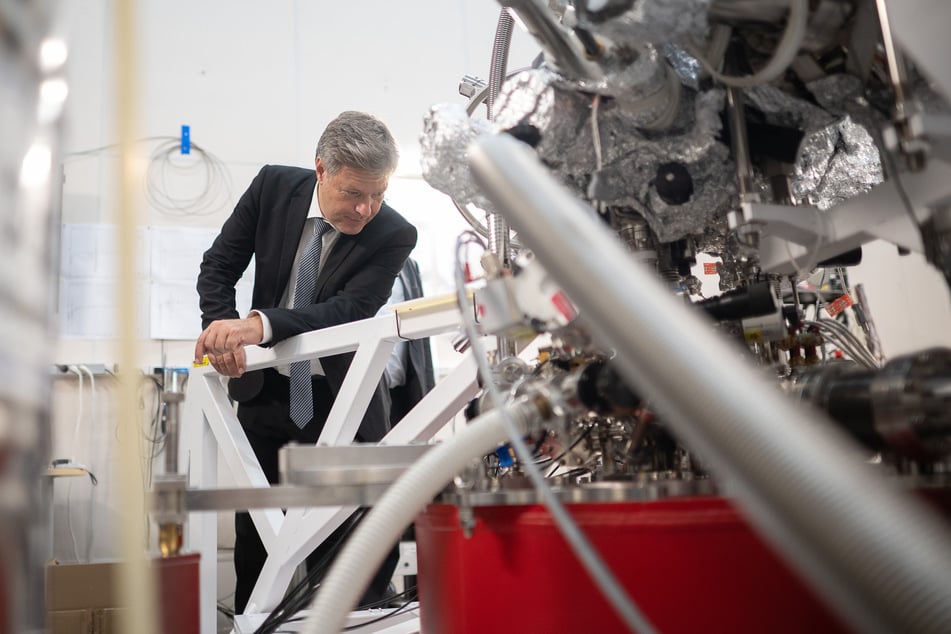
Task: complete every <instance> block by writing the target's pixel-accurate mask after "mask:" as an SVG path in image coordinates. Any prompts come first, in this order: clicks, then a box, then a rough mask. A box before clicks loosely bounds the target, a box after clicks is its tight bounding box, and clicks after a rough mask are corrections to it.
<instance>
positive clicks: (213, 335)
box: [195, 112, 416, 613]
mask: <svg viewBox="0 0 951 634" xmlns="http://www.w3.org/2000/svg"><path fill="white" fill-rule="evenodd" d="M397 160H398V150H397V147H396V143H395V141H394V139H393V137H392V135H391V134H390V132H389V130H387V128H386V126H385V125H384V124H383V123H382V122H380V121H378V120H377V119H375V118H374V117H372V116H370V115H367V114H364V113H359V112H344V113H342V114H340V115H339V116H338V117H337V118H336V119H334V120H333V121H332V122H331V123H330V124H328V126H327V128H326V129H325V130H324V132H323V134H322V135H321V137H320V140H319V141H318V143H317V153H316V158H315V161H314V169H313V170H310V169H303V168H298V167H285V166H272V165H266V166H265V167H263V168H262V169H261V171H260V172H259V173H258V175H257V176H256V177H255V178H254V180H253V181H252V182H251V185H250V186H249V187H248V190H247V191H246V192H245V193H244V194H243V195H242V196H241V199H240V200H239V201H238V204H237V206H236V207H235V209H234V212H233V213H232V214H231V216H230V217H229V218H228V220H227V221H225V223H224V225H223V227H222V229H221V233H220V234H219V235H218V237H217V238H216V239H215V241H214V243H213V244H212V246H211V248H210V249H208V251H206V252H205V254H204V257H203V259H202V263H201V271H200V273H199V276H198V285H197V288H198V294H199V303H200V306H201V311H202V327H203V328H204V330H203V331H202V333H201V335H200V336H199V338H198V341H197V343H196V345H195V359H196V360H199V361H200V360H201V359H203V358H204V357H205V356H207V357H208V360H209V362H210V363H211V365H212V366H213V367H214V368H215V369H216V370H217V371H218V372H220V373H221V374H223V375H225V376H229V377H233V378H232V379H231V380H230V381H229V386H228V389H229V393H230V394H231V396H232V398H234V400H236V401H237V402H238V403H239V405H238V410H237V416H238V420H239V421H240V422H241V426H242V428H243V429H244V432H245V434H247V437H248V440H249V441H250V443H251V447H252V448H253V449H254V452H255V455H256V456H257V459H258V461H259V462H260V464H261V468H262V469H263V470H264V473H265V475H266V476H267V478H268V481H269V482H271V483H276V482H277V481H278V465H277V453H278V450H279V449H280V448H281V447H283V446H284V445H286V444H287V443H288V442H290V441H295V442H299V443H311V444H313V443H315V442H316V441H317V439H318V437H319V435H320V431H321V429H322V428H323V424H324V422H325V420H326V418H327V415H328V414H329V413H330V408H331V405H332V403H333V399H334V397H335V396H336V394H337V392H338V391H339V389H340V386H341V384H342V382H343V379H344V377H345V376H346V372H347V369H348V368H349V366H350V362H351V360H352V358H353V354H352V353H349V354H340V355H334V356H328V357H323V358H321V359H319V360H314V361H312V362H310V365H309V367H307V362H303V366H304V367H303V368H301V366H300V365H298V364H291V367H289V368H269V369H266V370H262V371H254V372H247V373H246V372H245V370H246V358H245V352H244V347H245V346H248V345H263V346H272V345H274V344H276V343H278V342H280V341H282V340H284V339H287V338H288V337H291V336H294V335H297V334H300V333H303V332H307V331H311V330H317V329H320V328H327V327H330V326H336V325H338V324H342V323H346V322H350V321H355V320H359V319H365V318H368V317H372V316H373V315H374V314H376V312H377V310H378V309H379V308H380V307H381V306H382V305H383V304H384V303H385V302H386V300H387V297H388V296H389V294H390V290H391V288H392V286H393V281H394V279H395V278H396V276H397V275H398V274H399V272H400V268H401V267H402V265H403V262H404V261H405V260H406V258H407V256H408V255H409V253H410V252H411V251H412V250H413V248H414V247H415V245H416V228H415V227H413V226H412V225H411V224H409V223H408V222H407V221H406V220H405V219H404V218H403V217H402V216H400V215H399V214H398V213H397V212H396V211H394V210H393V209H392V208H390V207H389V206H388V205H387V204H386V203H385V202H384V201H383V197H384V193H385V192H386V188H387V185H388V182H389V177H390V175H391V174H392V173H393V171H394V170H395V169H396V165H397ZM252 256H253V257H254V259H255V276H254V288H253V294H252V300H251V306H252V310H251V311H250V313H249V314H248V316H247V317H244V318H240V317H239V315H238V313H237V311H236V308H235V284H236V283H237V282H238V280H239V279H240V278H241V276H242V274H243V273H244V271H245V269H246V268H247V266H248V264H249V262H250V260H251V257H252ZM302 371H303V382H302V381H301V372H302ZM292 389H294V390H295V391H294V396H293V397H292V395H291V390H292ZM382 390H383V387H382V385H380V386H378V389H377V393H376V394H375V395H374V397H373V398H372V399H371V402H370V405H369V407H368V408H367V412H366V415H365V416H364V419H363V421H362V423H361V425H360V428H359V431H358V433H357V440H358V441H364V442H373V441H377V440H380V439H381V438H382V437H383V435H384V434H385V433H386V432H387V430H388V429H389V421H388V420H387V415H386V411H387V410H386V406H385V402H384V400H383V394H382ZM302 394H304V395H305V396H301V395H302ZM333 539H334V536H331V538H330V539H328V540H327V541H328V542H330V541H332V540H333ZM234 558H235V572H236V577H237V582H236V588H235V611H236V612H237V613H241V612H244V609H245V607H246V605H247V600H248V598H249V597H250V594H251V591H252V590H253V588H254V584H255V582H256V581H257V577H258V575H259V574H260V571H261V568H262V567H263V565H264V561H265V560H266V558H267V551H266V549H265V548H264V546H263V544H262V543H261V540H260V537H259V536H258V534H257V530H256V529H255V528H254V524H253V522H252V520H251V518H250V515H249V514H248V513H237V514H236V515H235V554H234ZM380 576H385V575H380ZM388 581H389V578H388V577H387V578H386V579H382V580H380V581H379V583H383V584H384V588H385V583H387V582H388ZM375 583H376V582H375ZM371 590H373V588H372V587H371ZM377 590H379V592H381V593H382V591H383V589H377Z"/></svg>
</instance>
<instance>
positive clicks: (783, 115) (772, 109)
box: [743, 84, 835, 130]
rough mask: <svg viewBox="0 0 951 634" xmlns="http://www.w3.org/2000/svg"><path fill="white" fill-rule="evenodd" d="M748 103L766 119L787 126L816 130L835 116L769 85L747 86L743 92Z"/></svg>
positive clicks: (830, 122)
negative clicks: (757, 109)
mask: <svg viewBox="0 0 951 634" xmlns="http://www.w3.org/2000/svg"><path fill="white" fill-rule="evenodd" d="M743 94H744V95H745V96H746V98H747V100H748V101H749V103H750V104H752V105H753V106H756V107H757V108H759V109H760V110H761V111H762V112H763V114H764V115H765V117H766V121H767V122H769V123H771V124H774V125H779V126H784V127H787V128H798V129H800V130H816V129H819V128H823V127H825V126H827V125H830V124H832V123H833V122H834V121H835V117H833V116H832V115H831V114H829V113H828V112H826V111H825V110H823V109H822V108H820V107H819V106H817V105H815V104H812V103H809V102H808V101H806V100H805V99H800V98H798V97H795V96H793V95H790V94H789V93H785V92H783V91H782V90H780V89H779V88H776V87H775V86H771V85H768V84H767V85H762V86H755V87H753V88H748V89H747V90H745V91H744V93H743Z"/></svg>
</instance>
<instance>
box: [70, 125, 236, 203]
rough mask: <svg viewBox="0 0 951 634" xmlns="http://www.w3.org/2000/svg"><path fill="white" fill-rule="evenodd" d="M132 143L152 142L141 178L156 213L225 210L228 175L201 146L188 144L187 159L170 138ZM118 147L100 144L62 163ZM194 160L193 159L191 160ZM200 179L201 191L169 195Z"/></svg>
mask: <svg viewBox="0 0 951 634" xmlns="http://www.w3.org/2000/svg"><path fill="white" fill-rule="evenodd" d="M135 142H136V143H155V142H159V145H158V146H157V147H156V148H155V149H153V150H152V152H151V154H150V157H149V163H148V167H147V170H146V175H145V183H144V188H145V196H146V199H147V200H148V202H149V204H150V205H151V206H152V207H153V208H154V209H155V210H156V211H158V212H159V213H162V214H164V215H169V216H175V217H196V216H208V215H212V214H215V213H218V212H220V211H221V210H223V209H227V208H228V207H229V206H230V204H231V202H232V189H233V187H232V181H231V173H230V171H229V170H228V169H227V167H226V166H225V163H224V162H223V161H222V160H221V159H219V158H218V157H217V156H215V155H214V154H213V153H212V152H210V151H208V150H206V149H204V148H203V147H202V146H201V145H199V144H197V143H194V142H192V143H191V144H190V150H191V151H190V153H189V154H188V155H187V157H188V158H185V159H182V160H179V161H176V160H174V159H175V158H176V157H177V158H181V157H182V156H186V155H182V154H181V139H179V138H177V137H172V136H149V137H143V138H140V139H136V140H135ZM118 148H119V144H118V143H112V144H109V145H102V146H99V147H95V148H91V149H88V150H81V151H78V152H67V153H66V154H65V155H64V156H65V158H66V160H67V161H68V160H70V159H81V158H86V157H89V156H95V155H97V154H101V153H104V152H108V151H110V150H116V149H118ZM195 157H197V159H196V158H195ZM196 178H197V179H200V182H201V189H200V190H199V192H198V193H197V194H195V195H192V196H177V195H175V194H172V193H171V190H172V189H173V188H180V187H181V182H182V181H189V182H190V181H193V180H194V179H196Z"/></svg>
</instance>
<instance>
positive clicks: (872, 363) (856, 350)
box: [803, 319, 879, 370]
mask: <svg viewBox="0 0 951 634" xmlns="http://www.w3.org/2000/svg"><path fill="white" fill-rule="evenodd" d="M803 324H805V325H806V326H810V327H814V328H818V329H819V332H821V333H822V335H823V336H824V337H825V338H826V339H827V340H828V341H829V342H831V343H833V344H835V345H837V346H838V347H839V348H841V349H842V350H843V351H844V352H845V353H847V354H848V355H849V356H850V357H852V359H853V360H854V361H855V362H857V363H861V364H862V365H864V366H865V367H867V368H869V369H872V370H877V369H879V363H878V360H877V359H876V358H875V357H874V356H872V353H871V352H869V350H868V348H866V347H865V345H864V344H863V343H862V342H861V341H859V338H858V337H856V336H855V334H854V333H853V332H852V331H851V330H849V329H848V328H847V327H846V326H844V325H842V324H840V323H839V322H837V321H836V320H834V319H820V320H818V321H804V322H803Z"/></svg>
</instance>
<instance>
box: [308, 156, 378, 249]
mask: <svg viewBox="0 0 951 634" xmlns="http://www.w3.org/2000/svg"><path fill="white" fill-rule="evenodd" d="M315 165H316V170H317V182H318V184H319V187H318V188H317V201H318V202H319V203H320V210H321V212H322V213H323V214H324V218H326V219H327V220H329V221H330V223H331V224H332V225H333V226H334V227H336V228H337V230H338V231H339V232H340V233H346V234H349V235H356V234H358V233H360V232H361V231H363V228H364V227H365V226H367V223H368V222H370V221H371V220H373V218H374V217H375V216H376V215H377V214H378V213H379V212H380V206H381V205H382V204H383V194H385V193H386V186H387V185H388V184H389V177H388V176H382V175H380V174H379V173H376V172H367V171H365V170H360V169H353V168H350V167H344V168H343V169H341V170H340V171H339V172H337V173H336V174H334V175H333V176H331V175H330V174H329V173H328V172H327V168H326V166H325V165H324V164H323V162H322V161H321V160H320V157H317V160H316V162H315Z"/></svg>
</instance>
